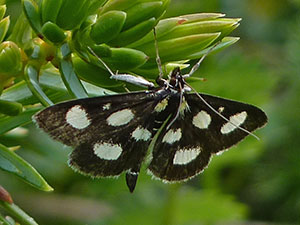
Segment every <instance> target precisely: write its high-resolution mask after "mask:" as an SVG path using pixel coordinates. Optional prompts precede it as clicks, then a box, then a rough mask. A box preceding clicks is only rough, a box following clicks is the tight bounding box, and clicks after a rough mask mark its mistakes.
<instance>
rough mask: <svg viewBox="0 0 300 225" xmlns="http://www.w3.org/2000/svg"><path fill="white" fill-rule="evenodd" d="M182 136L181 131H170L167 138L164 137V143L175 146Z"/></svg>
mask: <svg viewBox="0 0 300 225" xmlns="http://www.w3.org/2000/svg"><path fill="white" fill-rule="evenodd" d="M181 136H182V133H181V129H180V128H178V129H177V130H176V131H174V130H173V129H170V130H169V131H168V132H167V133H166V134H165V136H164V137H163V140H162V142H166V143H168V144H173V143H174V142H176V141H179V140H180V138H181Z"/></svg>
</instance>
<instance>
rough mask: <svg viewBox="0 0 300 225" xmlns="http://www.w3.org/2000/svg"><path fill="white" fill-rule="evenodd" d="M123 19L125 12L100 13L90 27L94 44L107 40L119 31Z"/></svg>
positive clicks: (123, 21)
mask: <svg viewBox="0 0 300 225" xmlns="http://www.w3.org/2000/svg"><path fill="white" fill-rule="evenodd" d="M125 19H126V13H125V12H122V11H110V12H107V13H105V14H103V15H101V16H100V17H99V19H98V20H97V21H96V23H95V24H93V26H92V28H91V32H90V37H91V39H92V40H93V41H94V42H95V43H96V44H102V43H107V42H109V41H110V40H112V39H114V38H115V37H117V35H118V34H119V33H120V32H121V30H122V28H123V25H124V23H125Z"/></svg>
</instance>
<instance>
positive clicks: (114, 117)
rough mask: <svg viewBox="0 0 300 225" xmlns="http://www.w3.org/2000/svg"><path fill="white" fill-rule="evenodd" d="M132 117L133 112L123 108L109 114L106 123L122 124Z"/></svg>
mask: <svg viewBox="0 0 300 225" xmlns="http://www.w3.org/2000/svg"><path fill="white" fill-rule="evenodd" d="M133 117H134V114H133V113H132V111H131V110H130V109H123V110H120V111H118V112H115V113H113V114H111V115H110V116H109V117H108V118H107V119H106V121H107V123H108V125H110V126H114V127H116V126H122V125H125V124H127V123H129V122H130V121H131V120H132V119H133Z"/></svg>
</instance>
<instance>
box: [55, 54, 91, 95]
mask: <svg viewBox="0 0 300 225" xmlns="http://www.w3.org/2000/svg"><path fill="white" fill-rule="evenodd" d="M59 69H60V72H61V74H62V79H63V81H64V84H65V85H66V87H67V89H68V90H69V92H70V93H71V95H72V96H73V97H75V98H86V97H88V95H87V92H86V90H85V89H84V87H83V85H82V83H81V82H80V80H79V79H78V77H77V74H76V73H75V70H74V68H73V64H72V62H71V60H66V59H62V60H61V61H60V66H59Z"/></svg>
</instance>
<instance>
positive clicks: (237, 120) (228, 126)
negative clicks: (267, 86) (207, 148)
mask: <svg viewBox="0 0 300 225" xmlns="http://www.w3.org/2000/svg"><path fill="white" fill-rule="evenodd" d="M246 118H247V112H245V111H243V112H241V113H237V114H235V115H233V116H231V117H230V118H229V121H230V122H227V123H225V124H224V125H223V126H222V127H221V133H222V134H228V133H230V132H232V131H233V130H235V129H237V127H239V126H240V125H242V124H243V123H244V122H245V120H246ZM233 124H234V125H235V126H234V125H233Z"/></svg>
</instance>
